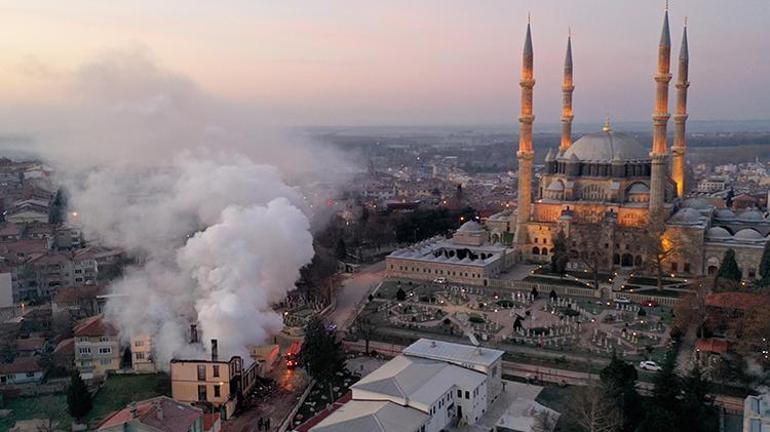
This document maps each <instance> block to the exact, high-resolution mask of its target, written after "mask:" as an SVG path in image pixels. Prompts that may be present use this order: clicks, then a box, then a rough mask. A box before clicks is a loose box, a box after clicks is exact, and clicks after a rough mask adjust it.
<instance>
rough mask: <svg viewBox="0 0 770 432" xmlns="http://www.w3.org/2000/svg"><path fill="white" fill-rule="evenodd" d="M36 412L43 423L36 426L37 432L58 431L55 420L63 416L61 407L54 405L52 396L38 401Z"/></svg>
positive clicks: (54, 401) (54, 400)
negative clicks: (37, 411)
mask: <svg viewBox="0 0 770 432" xmlns="http://www.w3.org/2000/svg"><path fill="white" fill-rule="evenodd" d="M38 410H39V413H40V414H42V415H41V416H40V417H41V418H42V420H43V422H42V423H40V424H38V426H37V432H54V431H56V430H59V428H57V426H58V425H59V424H58V422H57V420H58V419H60V418H61V417H62V415H63V414H64V413H63V412H62V408H61V405H59V404H58V403H56V399H55V398H54V397H53V396H44V397H42V398H40V400H39V401H38Z"/></svg>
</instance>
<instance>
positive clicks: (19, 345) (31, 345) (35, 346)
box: [16, 337, 46, 357]
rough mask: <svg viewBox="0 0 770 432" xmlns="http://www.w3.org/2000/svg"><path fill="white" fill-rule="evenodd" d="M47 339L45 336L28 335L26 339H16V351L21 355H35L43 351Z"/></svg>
mask: <svg viewBox="0 0 770 432" xmlns="http://www.w3.org/2000/svg"><path fill="white" fill-rule="evenodd" d="M45 343H46V340H45V338H44V337H28V338H26V339H16V351H17V352H18V353H19V356H22V357H33V356H36V355H39V354H40V353H42V352H43V349H44V348H45Z"/></svg>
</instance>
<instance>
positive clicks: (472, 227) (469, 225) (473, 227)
mask: <svg viewBox="0 0 770 432" xmlns="http://www.w3.org/2000/svg"><path fill="white" fill-rule="evenodd" d="M457 231H458V232H481V231H483V229H482V228H481V225H479V224H478V223H477V222H476V221H468V222H465V223H464V224H462V226H460V228H458V229H457Z"/></svg>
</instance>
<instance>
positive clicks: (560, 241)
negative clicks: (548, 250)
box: [551, 230, 569, 275]
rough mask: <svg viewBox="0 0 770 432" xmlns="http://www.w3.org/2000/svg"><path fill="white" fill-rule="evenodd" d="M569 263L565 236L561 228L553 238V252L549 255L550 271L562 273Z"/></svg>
mask: <svg viewBox="0 0 770 432" xmlns="http://www.w3.org/2000/svg"><path fill="white" fill-rule="evenodd" d="M568 263H569V250H567V236H566V235H565V234H564V231H563V230H559V233H558V234H556V238H554V239H553V254H552V255H551V272H552V273H555V274H558V275H564V273H565V272H566V271H567V264H568Z"/></svg>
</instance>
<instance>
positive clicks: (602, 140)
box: [563, 130, 650, 161]
mask: <svg viewBox="0 0 770 432" xmlns="http://www.w3.org/2000/svg"><path fill="white" fill-rule="evenodd" d="M649 153H650V151H649V149H647V148H645V147H644V146H643V145H642V144H641V143H640V142H639V141H637V140H636V139H634V137H632V136H630V135H626V134H623V133H617V132H613V131H612V130H607V131H603V132H599V133H592V134H587V135H583V136H582V137H580V138H579V139H578V140H577V141H575V142H574V143H573V144H572V145H571V146H570V148H569V149H567V151H565V152H564V155H563V157H564V158H566V159H573V160H574V159H577V160H581V161H626V160H629V161H630V160H649V159H650V154H649Z"/></svg>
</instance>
